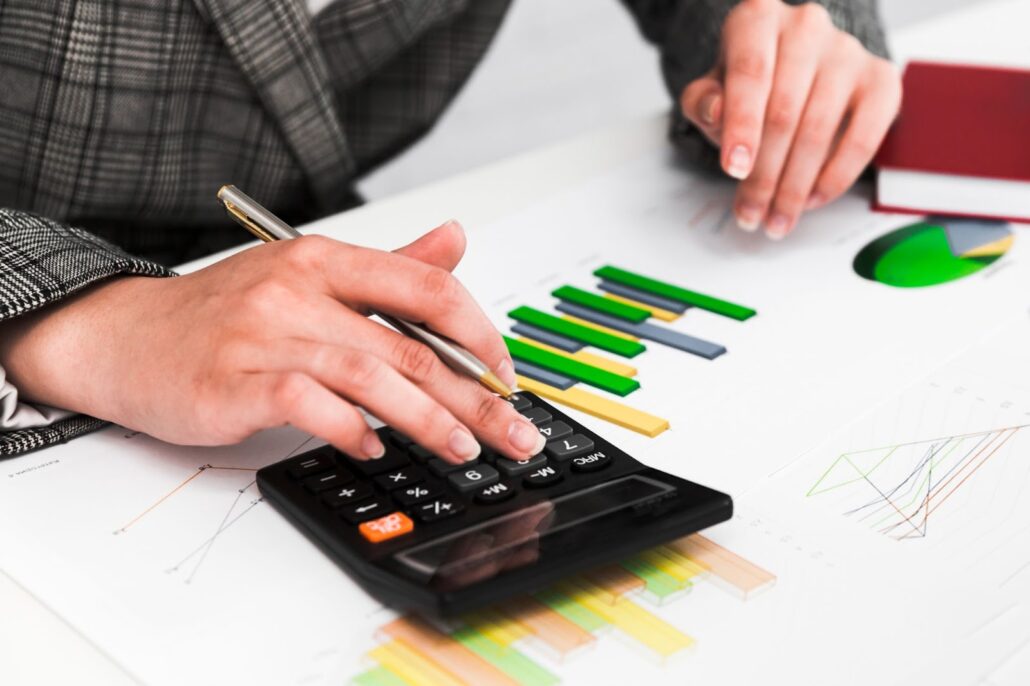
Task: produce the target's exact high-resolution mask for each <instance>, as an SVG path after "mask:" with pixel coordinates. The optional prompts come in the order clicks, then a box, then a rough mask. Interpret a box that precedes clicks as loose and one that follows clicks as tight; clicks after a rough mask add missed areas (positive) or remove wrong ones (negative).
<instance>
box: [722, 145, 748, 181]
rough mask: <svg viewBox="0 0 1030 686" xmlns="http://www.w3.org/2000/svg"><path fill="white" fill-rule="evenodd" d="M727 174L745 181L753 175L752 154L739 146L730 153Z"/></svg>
mask: <svg viewBox="0 0 1030 686" xmlns="http://www.w3.org/2000/svg"><path fill="white" fill-rule="evenodd" d="M726 173H727V174H729V175H730V176H732V177H733V178H735V179H745V178H747V175H748V174H750V173H751V153H750V152H748V149H747V148H746V147H744V146H743V145H738V146H737V147H735V148H733V150H731V151H730V160H729V167H728V168H727V169H726Z"/></svg>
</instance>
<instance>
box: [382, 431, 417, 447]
mask: <svg viewBox="0 0 1030 686" xmlns="http://www.w3.org/2000/svg"><path fill="white" fill-rule="evenodd" d="M387 435H388V436H389V437H390V443H393V444H394V445H395V446H397V447H398V448H400V449H401V450H407V449H408V448H410V447H411V446H412V444H413V443H414V441H412V440H411V439H410V438H408V437H407V436H405V435H404V434H402V433H401V432H400V431H394V430H393V429H391V430H390V432H389V433H388V434H387Z"/></svg>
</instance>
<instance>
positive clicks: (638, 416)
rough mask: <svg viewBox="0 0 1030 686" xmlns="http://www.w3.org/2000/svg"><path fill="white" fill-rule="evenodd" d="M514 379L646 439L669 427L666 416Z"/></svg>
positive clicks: (572, 390)
mask: <svg viewBox="0 0 1030 686" xmlns="http://www.w3.org/2000/svg"><path fill="white" fill-rule="evenodd" d="M518 382H519V388H521V389H522V390H524V391H529V392H530V393H536V394H537V395H539V396H540V397H541V398H546V399H547V400H551V401H554V402H556V403H558V404H560V405H567V406H568V407H571V408H573V409H576V410H579V411H580V412H586V413H587V414H589V415H593V416H595V417H598V418H599V419H603V420H605V421H608V422H611V423H612V424H618V425H619V426H621V427H624V428H627V429H629V430H631V431H636V432H637V433H640V434H644V435H645V436H648V437H649V438H654V437H655V436H657V435H658V434H660V433H662V432H663V431H665V430H666V429H668V428H669V420H668V419H662V418H661V417H656V416H654V415H653V414H648V413H647V412H641V411H640V410H636V409H633V408H632V407H629V406H628V405H623V404H622V403H617V402H615V401H614V400H608V399H607V398H602V397H601V396H599V395H594V394H593V393H589V392H587V391H584V390H583V389H581V388H577V387H575V386H573V387H572V388H570V389H568V390H565V391H563V390H560V389H557V388H555V387H554V386H548V385H547V384H545V383H540V382H539V381H534V380H533V379H530V378H527V377H525V376H518Z"/></svg>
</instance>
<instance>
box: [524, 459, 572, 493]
mask: <svg viewBox="0 0 1030 686" xmlns="http://www.w3.org/2000/svg"><path fill="white" fill-rule="evenodd" d="M561 480H562V473H561V467H559V466H558V465H553V464H545V465H544V466H542V467H538V468H537V469H534V470H533V471H531V472H529V473H528V474H526V476H525V477H523V478H522V483H524V484H525V485H526V486H527V487H528V488H543V487H545V486H550V485H551V484H556V483H558V482H559V481H561Z"/></svg>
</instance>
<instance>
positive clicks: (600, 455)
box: [570, 450, 612, 472]
mask: <svg viewBox="0 0 1030 686" xmlns="http://www.w3.org/2000/svg"><path fill="white" fill-rule="evenodd" d="M570 462H571V464H572V471H574V472H596V471H597V470H599V469H604V468H605V467H607V466H608V465H610V464H611V463H612V458H611V456H609V455H606V454H605V453H604V452H602V451H600V450H598V451H597V452H593V453H590V454H589V455H580V456H579V457H574V458H572V460H571V461H570Z"/></svg>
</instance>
